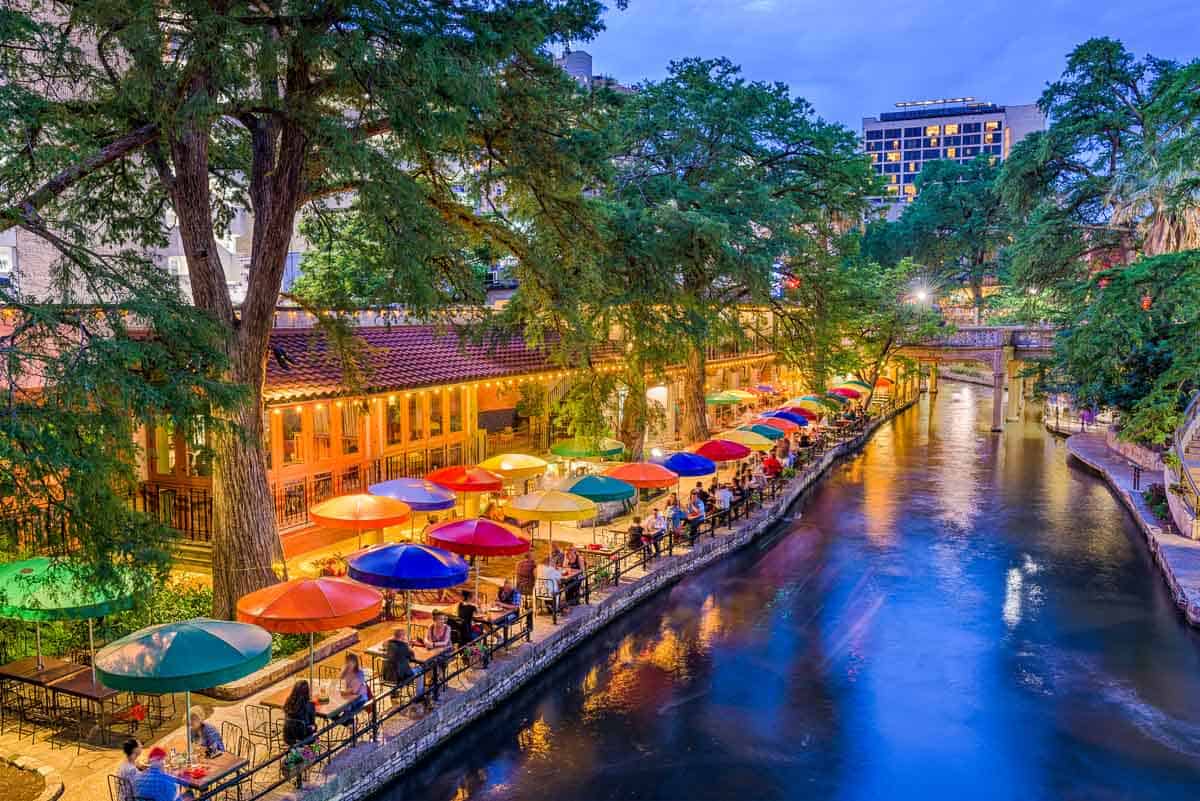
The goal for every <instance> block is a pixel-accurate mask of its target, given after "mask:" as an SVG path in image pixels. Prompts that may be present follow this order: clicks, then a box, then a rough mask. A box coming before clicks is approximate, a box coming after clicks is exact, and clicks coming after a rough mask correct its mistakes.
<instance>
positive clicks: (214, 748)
mask: <svg viewBox="0 0 1200 801" xmlns="http://www.w3.org/2000/svg"><path fill="white" fill-rule="evenodd" d="M207 718H208V715H206V714H204V708H203V707H200V706H194V707H192V708H191V709H190V710H189V711H188V724H189V725H190V726H191V729H192V743H193V744H195V745H197V746H200V747H202V748H203V749H204V750H205V752H207V753H208V755H209V756H214V755H216V754H219V753H221V752H222V751H224V750H225V743H223V742H221V733H220V732H219V731H217V727H216V726H214V725H212V724H211V723H209V722H208V720H207Z"/></svg>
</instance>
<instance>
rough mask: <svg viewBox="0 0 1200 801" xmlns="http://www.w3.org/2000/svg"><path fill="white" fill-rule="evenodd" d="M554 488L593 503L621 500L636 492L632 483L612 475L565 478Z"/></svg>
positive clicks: (630, 496)
mask: <svg viewBox="0 0 1200 801" xmlns="http://www.w3.org/2000/svg"><path fill="white" fill-rule="evenodd" d="M556 489H559V490H561V491H563V492H569V493H571V494H572V495H581V496H583V497H584V498H587V499H588V500H589V501H592V502H594V503H606V502H608V501H623V500H625V499H627V498H632V497H633V496H634V495H636V494H637V488H636V487H634V486H633V485H632V484H629V483H627V482H625V481H622V480H621V479H619V478H613V477H612V476H597V475H587V476H579V477H578V478H571V479H567V480H566V481H565V482H563V483H562V484H560V485H559V486H558V487H556Z"/></svg>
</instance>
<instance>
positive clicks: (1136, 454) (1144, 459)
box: [1104, 426, 1163, 473]
mask: <svg viewBox="0 0 1200 801" xmlns="http://www.w3.org/2000/svg"><path fill="white" fill-rule="evenodd" d="M1104 444H1105V445H1107V446H1108V447H1109V449H1111V450H1114V451H1116V452H1117V453H1119V454H1121V455H1122V456H1124V457H1125V458H1126V459H1128V460H1129V461H1131V462H1133V463H1134V464H1137V465H1140V466H1141V467H1142V468H1144V469H1146V470H1153V471H1154V472H1155V473H1160V472H1162V469H1163V460H1162V454H1161V453H1159V452H1158V451H1152V450H1150V449H1149V448H1147V447H1145V446H1144V445H1138V444H1137V443H1136V442H1125V441H1124V440H1122V439H1119V438H1118V437H1117V430H1116V428H1114V427H1113V426H1109V427H1108V428H1107V429H1105V432H1104Z"/></svg>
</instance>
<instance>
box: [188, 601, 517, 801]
mask: <svg viewBox="0 0 1200 801" xmlns="http://www.w3.org/2000/svg"><path fill="white" fill-rule="evenodd" d="M532 638H533V613H532V612H531V611H527V612H522V613H519V614H517V615H516V617H515V619H514V620H512V621H511V622H509V623H503V624H497V625H496V626H494V627H492V628H490V629H489V630H487V631H485V632H484V633H483V634H481V635H480V636H478V637H476V638H475V639H474V640H472V641H471V642H469V643H467V644H465V645H462V646H460V647H458V648H457V649H455V650H453V651H450V652H449V653H447V654H444V655H442V656H439V657H436V658H435V659H433V660H430V662H429V663H427V666H422V669H421V670H420V671H419V672H415V673H414V674H413V675H412V676H410V677H409V678H408V679H406V680H405V681H403V682H401V683H399V684H391V683H388V682H384V681H382V680H381V678H380V671H379V670H374V671H372V676H371V680H370V682H369V684H370V686H371V700H370V701H368V702H367V704H366V705H365V706H364V707H362V708H361V709H359V710H358V711H357V712H355V713H354V714H353V716H352V717H351V719H350V720H351V721H352V725H347V723H346V721H344V720H343V719H342V718H336V719H334V720H331V721H329V722H328V723H326V724H325V725H324V726H322V727H320V728H318V729H317V730H316V732H314V733H313V734H312V735H311V736H310V737H308V738H307V739H306V740H304V741H303V742H302V743H298V744H296V745H295V746H285V747H284V748H283V749H282V750H280V751H278V752H277V753H275V754H273V755H272V756H271V757H269V758H268V759H266V760H264V761H262V762H260V763H259V764H257V765H253V766H251V767H249V768H248V769H246V770H243V771H242V772H240V773H238V774H236V775H234V776H231V777H229V778H228V779H225V780H222V781H220V782H217V783H215V784H213V785H212V786H211V787H209V788H208V789H206V790H205V791H204V792H203V793H201V794H199V795H197V796H195V799H194V801H210V799H222V800H223V801H224V799H229V798H237V799H239V801H257V799H261V798H265V797H266V796H268V795H270V794H271V793H273V792H275V791H276V790H279V789H280V788H283V787H284V786H286V785H293V786H296V787H300V786H301V785H302V784H303V782H304V779H305V777H306V776H307V775H309V773H310V772H311V771H312V770H314V769H317V768H320V767H322V766H325V765H328V764H329V763H330V761H331V760H332V759H333V758H334V757H335V756H336V755H338V754H340V753H341V752H342V751H344V750H345V749H347V748H349V747H351V746H353V745H355V744H356V743H357V742H358V741H359V739H363V738H370V739H371V740H372V741H373V742H378V741H379V736H380V733H381V732H382V731H383V727H384V725H385V724H386V723H387V722H388V721H390V720H393V719H394V718H396V716H397V715H401V714H404V713H406V712H407V711H408V710H410V709H412V708H413V707H414V706H415V705H416V704H424V703H426V701H427V700H428V699H427V696H429V697H432V698H434V699H436V698H437V697H439V696H440V695H441V693H442V692H444V691H445V690H446V689H447V688H448V687H449V684H450V682H451V681H452V680H454V679H456V678H458V677H459V676H461V675H463V674H465V673H467V672H468V671H471V670H474V669H476V668H477V667H483V668H486V667H487V666H488V665H489V664H490V663H491V661H492V659H493V658H494V656H495V655H496V654H497V653H499V652H501V651H505V650H507V649H509V648H511V647H512V646H513V645H515V644H517V643H519V642H521V641H525V642H529V641H531V640H532ZM422 678H424V680H425V686H424V692H422V693H418V691H417V688H418V682H419V681H420V680H421V679H422ZM394 694H397V696H398V697H394ZM274 726H275V724H274V722H272V724H271V734H270V740H269V746H268V747H270V746H271V745H274V744H275V737H276V736H278V737H279V738H282V728H280V729H279V730H276V729H275V727H274ZM339 730H341V731H339ZM314 744H316V745H318V746H319V747H318V749H317V750H315V752H314V755H313V758H312V759H307V760H299V761H297V760H296V758H295V757H294V756H293V753H294V752H296V749H299V748H301V747H304V746H312V745H314Z"/></svg>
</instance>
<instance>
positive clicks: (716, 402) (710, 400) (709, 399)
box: [704, 392, 742, 406]
mask: <svg viewBox="0 0 1200 801" xmlns="http://www.w3.org/2000/svg"><path fill="white" fill-rule="evenodd" d="M704 402H705V403H707V404H708V405H709V406H736V405H737V404H739V403H741V402H742V399H741V398H739V397H738V396H737V395H731V394H730V393H728V392H710V393H708V394H707V395H705V396H704Z"/></svg>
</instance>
